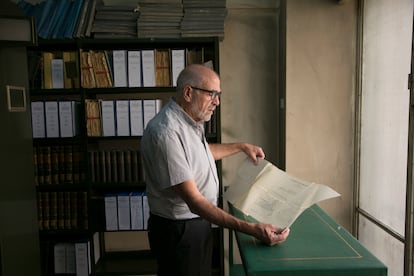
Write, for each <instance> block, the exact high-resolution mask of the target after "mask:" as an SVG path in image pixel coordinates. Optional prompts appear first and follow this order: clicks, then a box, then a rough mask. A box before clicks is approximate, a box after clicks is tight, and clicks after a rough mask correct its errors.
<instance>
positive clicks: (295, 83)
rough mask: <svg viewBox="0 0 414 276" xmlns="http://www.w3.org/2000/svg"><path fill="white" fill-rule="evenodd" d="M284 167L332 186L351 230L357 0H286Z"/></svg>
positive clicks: (334, 206) (336, 212)
mask: <svg viewBox="0 0 414 276" xmlns="http://www.w3.org/2000/svg"><path fill="white" fill-rule="evenodd" d="M287 2H288V4H287V42H286V44H287V46H286V48H287V55H286V59H287V61H286V63H287V69H286V70H287V71H286V103H287V104H286V170H287V172H289V173H292V174H294V175H297V176H299V177H303V178H305V179H308V180H309V181H314V182H317V183H323V184H326V185H329V186H331V187H332V188H334V189H335V190H336V191H338V192H339V193H340V194H342V196H341V198H339V199H332V200H328V201H325V202H323V203H322V204H321V206H322V207H323V208H324V209H325V210H326V211H327V212H328V213H330V214H331V215H332V216H333V217H334V218H335V219H336V220H337V221H338V222H339V223H341V224H342V225H344V226H345V227H346V228H347V229H348V230H350V228H351V224H350V221H351V214H352V212H351V208H352V190H353V189H352V188H353V187H352V185H353V166H354V162H353V161H354V156H353V147H354V140H353V137H354V126H353V123H354V99H355V95H354V90H355V88H354V86H355V78H354V75H355V73H354V72H355V52H356V50H355V45H356V15H357V6H356V2H357V1H342V2H341V4H338V3H337V1H327V0H312V1H307V0H295V1H287Z"/></svg>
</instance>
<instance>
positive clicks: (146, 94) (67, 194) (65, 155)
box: [28, 38, 224, 275]
mask: <svg viewBox="0 0 414 276" xmlns="http://www.w3.org/2000/svg"><path fill="white" fill-rule="evenodd" d="M218 43H219V39H218V38H185V39H125V40H109V39H105V40H100V39H73V40H50V41H46V40H44V41H42V40H41V41H39V44H38V46H36V47H31V48H29V49H28V63H29V78H30V100H31V102H57V103H58V104H59V103H60V102H64V101H74V102H79V104H78V105H77V106H78V109H76V110H78V111H77V114H78V116H79V117H78V118H79V119H77V120H76V121H77V127H78V133H77V135H75V136H74V137H60V136H59V137H54V138H46V137H45V138H33V147H34V152H35V154H34V164H35V180H34V184H35V185H36V189H37V194H38V214H39V215H38V219H39V227H40V229H41V230H40V244H41V255H42V267H43V274H42V275H55V272H54V263H55V255H54V250H55V246H56V244H66V243H69V244H73V243H77V242H89V246H90V254H89V255H90V262H91V275H140V274H142V275H144V274H146V275H148V274H155V271H156V263H155V260H154V258H153V257H152V256H151V253H150V251H149V250H148V248H146V249H145V248H144V249H142V250H141V249H138V250H129V251H128V250H127V251H123V250H120V251H118V252H117V251H111V252H109V251H107V250H106V248H107V246H106V242H107V237H106V236H107V234H108V231H107V230H106V224H105V202H104V199H105V196H106V195H107V194H119V193H130V192H143V191H145V177H144V176H143V175H142V171H140V169H142V168H141V167H140V166H141V165H140V162H138V163H134V164H135V166H133V168H135V169H138V170H139V171H138V172H136V173H137V175H138V177H134V178H128V179H124V178H123V179H122V180H121V181H120V180H119V178H115V177H109V176H108V177H107V178H105V179H103V178H102V177H101V176H102V172H103V171H105V170H104V169H103V168H104V166H105V165H106V166H107V167H108V164H105V162H101V163H99V162H98V161H97V160H96V158H98V157H97V156H100V155H99V154H102V156H104V155H105V156H107V157H108V156H109V155H110V153H109V152H111V153H112V152H119V153H125V155H126V154H127V153H126V152H128V154H129V152H134V153H138V156H139V148H140V139H141V136H139V135H138V136H116V135H115V136H109V137H108V136H97V137H91V136H90V135H88V131H87V128H88V123H87V119H88V115H87V113H88V111H87V110H86V108H85V101H88V100H114V101H115V102H116V101H120V100H151V99H161V101H162V104H164V103H166V101H167V100H168V99H169V98H170V97H171V96H172V95H173V93H174V92H175V87H173V86H172V85H162V86H150V87H108V88H97V87H92V88H84V87H82V83H81V70H82V69H85V68H84V66H82V64H81V60H80V59H81V53H82V52H87V51H107V52H112V51H114V50H127V51H131V50H155V49H157V50H161V49H163V50H165V49H166V50H171V49H184V50H186V55H187V51H188V50H192V49H199V50H202V51H201V53H202V57H203V61H204V62H206V61H212V64H213V66H214V69H215V70H216V71H217V72H219V68H218V66H219V45H218ZM47 52H51V53H54V54H55V57H56V56H57V57H58V59H59V57H61V55H62V54H63V53H67V52H72V53H74V56H75V58H76V59H75V62H74V63H73V62H69V64H68V65H67V66H68V67H66V69H67V70H66V71H65V72H64V73H65V76H67V77H70V78H71V81H69V84H68V83H67V84H66V86H64V87H66V88H46V87H48V86H47V84H46V82H45V81H44V79H45V74H49V73H48V71H47V69H45V64H44V60H43V59H42V58H39V57H43V53H47ZM42 60H43V63H42ZM64 64H65V62H64ZM74 64H76V66H75V67H73V65H74ZM39 70H40V71H39ZM36 72H37V73H36ZM109 73H110V75H111V76H112V80H113V73H112V72H111V69H110V68H109ZM49 85H50V84H49ZM32 115H33V113H32ZM33 117H35V116H33ZM62 117H63V116H62ZM33 127H35V126H33ZM46 128H47V126H46ZM206 133H207V134H206V136H207V139H208V141H209V142H212V143H215V142H220V139H221V138H220V109H219V108H217V112H216V113H215V117H214V118H213V119H212V121H211V122H210V123H208V125H206ZM131 154H132V153H131ZM65 160H66V161H65ZM68 160H69V161H68ZM70 160H71V161H70ZM103 160H105V159H104V158H103V157H102V159H101V161H103ZM108 160H110V159H109V157H108ZM128 160H129V159H128ZM59 161H60V162H59ZM98 165H102V169H103V171H102V170H101V171H96V170H97V169H96V166H98ZM118 165H119V164H118ZM124 165H125V164H124ZM218 168H219V177H220V178H221V163H218ZM94 172H97V173H94ZM97 176H99V177H97ZM69 202H72V205H70V204H71V203H69ZM219 203H220V205H221V206H222V198H221V195H220V198H219ZM65 220H66V221H65ZM114 232H119V234H121V235H122V233H127V232H137V233H138V234H139V236H142V238H143V239H146V231H145V229H144V230H122V231H121V230H119V231H114ZM213 232H214V237H215V245H214V256H213V264H212V266H213V271H214V275H224V265H223V263H224V256H223V231H222V229H221V228H214V231H213ZM67 274H70V273H67Z"/></svg>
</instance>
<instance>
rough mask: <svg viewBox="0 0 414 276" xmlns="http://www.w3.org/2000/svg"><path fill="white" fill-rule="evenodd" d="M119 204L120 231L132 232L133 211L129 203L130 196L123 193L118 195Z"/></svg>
mask: <svg viewBox="0 0 414 276" xmlns="http://www.w3.org/2000/svg"><path fill="white" fill-rule="evenodd" d="M117 203H118V229H119V230H130V229H131V211H130V210H131V209H130V203H129V194H128V193H121V194H118V195H117Z"/></svg>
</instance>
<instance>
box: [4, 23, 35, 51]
mask: <svg viewBox="0 0 414 276" xmlns="http://www.w3.org/2000/svg"><path fill="white" fill-rule="evenodd" d="M0 41H1V43H2V44H4V45H24V46H32V45H37V33H36V25H35V21H34V17H23V16H4V15H2V16H0Z"/></svg>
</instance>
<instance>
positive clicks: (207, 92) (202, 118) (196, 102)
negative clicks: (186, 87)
mask: <svg viewBox="0 0 414 276" xmlns="http://www.w3.org/2000/svg"><path fill="white" fill-rule="evenodd" d="M191 89H192V90H193V91H192V92H193V95H192V101H191V107H190V110H191V116H192V118H193V119H194V120H195V121H196V122H208V121H210V119H211V116H212V115H213V113H214V110H215V109H216V107H217V106H218V105H219V104H220V96H221V95H220V93H221V92H219V91H220V85H219V84H218V85H210V87H191Z"/></svg>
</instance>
